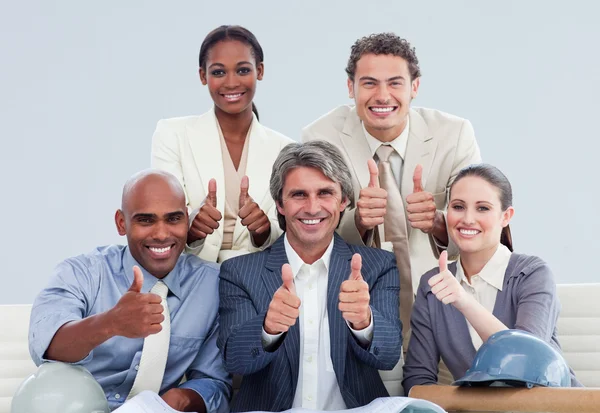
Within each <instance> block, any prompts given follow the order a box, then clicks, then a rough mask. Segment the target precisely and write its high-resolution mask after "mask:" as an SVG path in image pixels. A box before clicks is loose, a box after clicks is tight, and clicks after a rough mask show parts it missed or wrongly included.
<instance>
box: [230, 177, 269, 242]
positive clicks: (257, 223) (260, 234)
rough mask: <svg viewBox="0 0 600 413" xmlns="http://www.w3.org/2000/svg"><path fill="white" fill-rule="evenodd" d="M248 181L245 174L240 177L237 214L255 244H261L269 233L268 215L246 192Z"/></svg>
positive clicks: (248, 185)
mask: <svg viewBox="0 0 600 413" xmlns="http://www.w3.org/2000/svg"><path fill="white" fill-rule="evenodd" d="M249 187H250V182H249V179H248V177H247V176H244V177H243V178H242V182H241V184H240V199H239V212H238V216H239V217H240V219H241V220H242V225H243V226H245V227H246V228H248V231H250V235H251V236H252V240H253V241H254V244H255V245H258V246H261V245H263V244H264V243H265V242H266V241H267V239H268V238H269V234H270V233H271V222H270V221H269V217H267V214H265V213H264V211H263V210H262V209H260V207H259V206H258V204H257V203H256V202H254V200H253V199H252V197H251V196H250V195H249V194H248V188H249Z"/></svg>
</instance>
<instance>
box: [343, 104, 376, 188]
mask: <svg viewBox="0 0 600 413" xmlns="http://www.w3.org/2000/svg"><path fill="white" fill-rule="evenodd" d="M342 134H343V135H346V136H343V137H342V144H343V145H344V148H345V149H346V153H347V154H348V157H349V158H350V163H351V166H352V168H354V173H355V175H356V177H357V178H358V182H360V186H361V188H364V187H366V186H368V185H369V168H367V161H368V160H369V159H370V158H372V156H371V148H370V147H369V144H368V143H367V139H366V137H365V132H364V131H363V127H362V124H361V123H360V118H359V117H358V115H357V114H356V108H352V109H351V110H350V112H349V113H348V117H346V122H345V123H344V127H343V129H342Z"/></svg>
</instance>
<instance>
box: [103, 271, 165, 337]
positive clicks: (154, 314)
mask: <svg viewBox="0 0 600 413" xmlns="http://www.w3.org/2000/svg"><path fill="white" fill-rule="evenodd" d="M143 284H144V275H143V274H142V270H140V268H139V267H138V266H134V267H133V283H132V284H131V287H129V290H127V292H126V293H125V294H123V297H121V299H120V300H119V302H118V303H117V304H116V305H115V306H114V307H113V308H112V309H110V310H109V311H108V313H107V314H108V315H109V320H110V321H111V322H110V324H111V325H112V326H113V328H114V331H115V333H116V334H115V335H118V336H124V337H128V338H144V337H147V336H149V335H151V334H156V333H158V332H159V331H160V330H162V327H161V325H160V323H162V322H163V320H164V319H165V317H164V315H163V314H162V313H163V306H162V305H161V301H162V298H161V297H160V296H159V295H157V294H152V293H146V294H142V293H141V292H140V291H141V290H142V285H143Z"/></svg>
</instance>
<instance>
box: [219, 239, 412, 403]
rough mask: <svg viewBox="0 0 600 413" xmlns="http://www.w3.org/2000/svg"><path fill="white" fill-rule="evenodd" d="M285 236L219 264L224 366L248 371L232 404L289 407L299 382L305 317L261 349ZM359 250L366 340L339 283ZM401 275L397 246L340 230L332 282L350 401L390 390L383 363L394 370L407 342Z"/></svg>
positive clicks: (335, 336) (334, 330)
mask: <svg viewBox="0 0 600 413" xmlns="http://www.w3.org/2000/svg"><path fill="white" fill-rule="evenodd" d="M283 241H284V239H283V236H281V237H280V238H279V239H278V240H277V241H276V242H275V243H274V244H273V245H272V246H271V247H270V248H268V249H266V250H265V251H263V252H258V253H254V254H249V255H244V256H241V257H235V258H231V259H229V260H227V261H225V262H224V263H223V264H222V265H221V275H220V277H221V281H220V285H219V295H220V305H219V316H220V333H219V340H218V343H217V344H218V346H219V348H220V349H221V352H222V354H223V360H224V363H225V369H226V370H227V371H228V372H230V373H233V374H240V375H243V376H244V378H243V381H242V385H241V388H240V390H239V392H238V394H237V395H236V397H235V398H234V400H233V402H232V404H231V411H233V412H235V411H252V410H265V411H281V410H286V409H290V408H291V407H292V403H293V401H294V395H295V392H296V386H297V384H298V370H299V357H300V354H299V351H300V350H299V345H300V330H299V323H298V322H297V323H296V324H295V325H293V326H292V327H291V328H290V330H289V331H288V332H287V333H286V335H285V336H284V338H283V343H282V344H281V345H280V346H279V347H278V348H277V349H276V350H275V351H273V352H267V351H265V350H264V349H263V346H262V342H261V337H262V328H263V321H264V318H265V315H266V313H267V309H268V307H269V303H270V302H271V299H272V297H273V294H274V293H275V291H277V289H278V288H279V287H280V286H281V267H282V265H283V264H285V263H287V262H288V259H287V256H286V253H285V246H284V242H283ZM354 253H359V254H360V255H361V256H362V263H363V264H362V276H363V278H364V280H365V281H366V282H367V283H368V284H369V290H370V295H371V303H370V305H371V310H372V317H373V327H374V329H373V339H372V341H371V345H370V346H369V348H366V349H365V348H362V347H361V346H360V345H359V344H358V342H357V341H356V339H355V338H354V336H353V335H352V333H351V332H350V330H349V329H348V326H347V325H346V322H345V321H344V319H343V318H342V314H341V312H340V311H339V310H338V295H339V291H340V285H341V284H342V282H343V281H344V280H346V279H347V278H348V275H349V274H350V260H351V258H352V255H353V254H354ZM399 289H400V286H399V277H398V270H397V268H396V261H395V258H394V256H393V255H392V254H390V253H388V252H386V251H381V250H378V249H374V248H368V247H358V246H353V245H349V244H346V243H345V242H344V241H343V240H342V239H341V237H339V236H338V235H335V241H334V245H333V251H332V254H331V262H330V265H329V274H328V284H327V312H328V318H329V329H330V340H331V359H332V363H333V369H334V371H335V374H336V377H337V381H338V385H339V387H340V391H341V394H342V397H343V398H344V402H345V403H346V406H347V407H348V408H354V407H358V406H362V405H365V404H368V403H370V402H371V401H372V400H374V399H375V398H377V397H385V396H388V392H387V390H386V389H385V387H384V385H383V382H382V381H381V378H380V376H379V372H378V370H391V369H392V368H393V367H394V366H395V365H396V363H397V362H398V360H399V358H400V345H401V343H402V334H401V325H400V320H399V314H398V305H399V302H398V292H399Z"/></svg>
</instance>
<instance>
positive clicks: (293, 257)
mask: <svg viewBox="0 0 600 413" xmlns="http://www.w3.org/2000/svg"><path fill="white" fill-rule="evenodd" d="M334 240H335V237H331V242H330V243H329V246H328V247H327V249H326V250H325V252H324V253H323V255H322V256H321V258H319V259H318V260H317V261H315V262H314V263H312V264H306V263H305V262H304V261H302V258H300V256H299V255H298V254H297V253H296V251H295V250H294V248H292V246H291V245H290V242H289V241H288V237H287V233H286V234H285V236H284V238H283V243H284V245H285V254H286V255H287V259H288V263H289V264H290V267H292V274H293V275H294V278H296V275H298V273H299V272H300V269H302V266H303V265H315V264H318V263H319V262H321V263H323V265H324V266H325V270H326V271H329V262H330V261H331V251H333V241H334Z"/></svg>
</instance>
